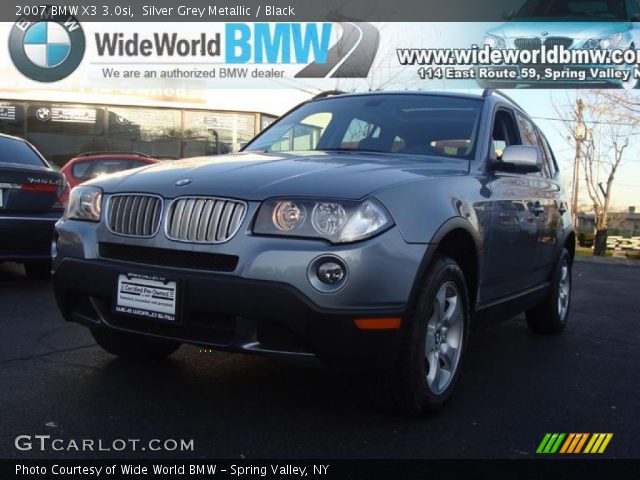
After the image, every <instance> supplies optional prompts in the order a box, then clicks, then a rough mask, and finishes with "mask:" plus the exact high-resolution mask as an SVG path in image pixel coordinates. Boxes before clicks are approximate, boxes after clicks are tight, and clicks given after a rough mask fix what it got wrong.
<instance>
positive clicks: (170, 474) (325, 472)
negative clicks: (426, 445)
mask: <svg viewBox="0 0 640 480" xmlns="http://www.w3.org/2000/svg"><path fill="white" fill-rule="evenodd" d="M639 467H640V460H611V459H601V460H590V459H588V460H582V459H567V460H564V459H562V460H560V459H553V460H551V459H540V460H534V459H528V460H355V459H354V460H285V459H282V460H245V459H242V460H206V459H193V460H69V459H65V460H0V479H2V480H5V479H9V478H16V479H25V480H27V479H42V478H46V479H48V478H56V479H68V478H71V479H75V478H79V479H89V478H98V479H126V478H132V479H141V478H144V479H203V478H216V479H220V480H227V479H239V478H245V479H257V478H270V479H294V478H307V479H319V478H321V479H327V480H330V479H338V478H339V479H343V478H345V479H367V480H376V479H385V480H387V479H393V480H395V479H426V478H434V479H437V478H445V477H446V478H465V479H467V478H468V479H472V478H473V479H475V478H492V479H499V478H509V479H517V480H522V479H523V478H535V479H553V480H556V479H565V478H566V479H576V478H580V479H581V480H584V479H589V478H598V479H602V478H611V479H618V478H620V479H625V478H632V475H634V474H635V475H637V472H638V469H639ZM635 475H634V478H637V477H635Z"/></svg>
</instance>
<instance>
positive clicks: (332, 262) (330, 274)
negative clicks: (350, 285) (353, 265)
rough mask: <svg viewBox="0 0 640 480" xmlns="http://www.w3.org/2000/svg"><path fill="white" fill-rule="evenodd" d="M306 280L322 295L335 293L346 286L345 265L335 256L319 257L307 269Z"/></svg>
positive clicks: (347, 272)
mask: <svg viewBox="0 0 640 480" xmlns="http://www.w3.org/2000/svg"><path fill="white" fill-rule="evenodd" d="M307 278H308V279H309V283H311V285H312V286H313V288H315V289H316V290H318V291H320V292H323V293H333V292H337V291H338V290H340V289H341V288H343V287H344V286H345V285H346V284H347V280H348V278H349V268H348V267H347V263H346V262H345V261H344V260H343V259H341V258H340V257H337V256H335V255H321V256H319V257H316V258H315V259H313V261H312V262H311V263H310V264H309V266H308V267H307Z"/></svg>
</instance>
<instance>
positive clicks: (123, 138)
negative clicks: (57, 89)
mask: <svg viewBox="0 0 640 480" xmlns="http://www.w3.org/2000/svg"><path fill="white" fill-rule="evenodd" d="M267 118H268V119H269V121H272V119H274V118H275V117H270V116H265V115H261V116H260V117H258V114H257V113H234V112H215V111H205V110H201V111H198V110H181V109H174V108H152V107H144V108H142V107H140V108H139V107H123V106H96V105H72V104H57V103H47V102H23V101H11V100H0V133H5V134H8V135H15V136H19V137H24V138H26V139H27V140H29V141H30V142H31V143H33V144H34V145H35V146H36V147H37V148H38V149H39V150H40V152H41V153H42V154H43V155H44V156H45V158H47V160H49V161H50V162H53V163H56V164H57V165H59V166H62V165H64V164H65V163H66V162H67V161H69V159H71V158H73V157H75V156H77V155H78V154H80V153H82V152H87V151H92V152H99V151H122V152H141V153H146V154H148V155H151V156H154V157H158V158H163V159H178V158H187V157H194V156H204V155H219V154H224V153H231V152H236V151H238V150H239V149H240V148H241V147H242V146H243V145H244V144H245V143H246V142H248V141H249V140H251V139H252V138H253V137H254V136H255V134H256V123H257V120H260V124H259V125H260V126H262V125H263V124H264V125H265V126H266V124H267V123H268V122H265V121H264V120H266V119H267Z"/></svg>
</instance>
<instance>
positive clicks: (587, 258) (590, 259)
mask: <svg viewBox="0 0 640 480" xmlns="http://www.w3.org/2000/svg"><path fill="white" fill-rule="evenodd" d="M573 261H574V262H581V263H599V264H604V265H623V266H626V267H640V261H639V260H631V259H629V258H618V257H594V256H592V255H576V256H575V257H574V259H573Z"/></svg>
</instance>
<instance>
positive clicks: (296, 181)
mask: <svg viewBox="0 0 640 480" xmlns="http://www.w3.org/2000/svg"><path fill="white" fill-rule="evenodd" d="M468 169H469V161H468V160H461V159H456V158H451V159H449V158H437V157H426V156H417V155H393V154H377V153H360V152H336V153H334V152H331V153H322V152H309V153H308V154H305V153H296V154H295V155H292V154H266V153H238V154H233V155H224V156H215V157H198V158H191V159H186V160H179V161H172V162H165V163H160V164H157V165H152V166H150V167H143V168H141V169H137V170H129V171H127V172H121V173H117V174H114V175H109V176H107V177H103V178H100V179H97V180H93V181H91V182H88V183H87V185H95V186H98V187H101V188H102V189H103V190H104V191H105V193H124V192H131V193H133V192H139V193H155V194H159V195H161V196H163V197H165V198H174V197H177V196H185V195H207V196H219V197H228V198H238V199H243V200H249V201H251V200H255V201H261V200H265V199H267V198H271V197H277V196H291V197H293V196H308V197H309V196H318V197H336V198H352V199H359V198H362V197H364V196H366V195H368V194H370V193H372V192H374V191H376V190H379V189H381V188H384V187H387V186H390V185H393V184H396V183H400V182H407V181H412V180H418V179H424V178H425V177H436V176H444V175H464V174H466V173H467V172H468ZM181 180H182V181H183V182H180V181H181ZM176 182H180V183H185V185H182V186H177V185H176Z"/></svg>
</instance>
